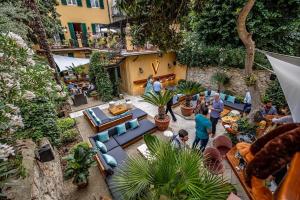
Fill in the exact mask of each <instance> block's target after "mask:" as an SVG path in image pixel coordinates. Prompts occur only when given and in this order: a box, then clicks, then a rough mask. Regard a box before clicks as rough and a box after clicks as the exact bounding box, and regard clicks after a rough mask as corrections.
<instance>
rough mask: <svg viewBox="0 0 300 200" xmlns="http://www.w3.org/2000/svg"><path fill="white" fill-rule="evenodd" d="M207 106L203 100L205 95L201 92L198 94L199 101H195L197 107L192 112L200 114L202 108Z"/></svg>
mask: <svg viewBox="0 0 300 200" xmlns="http://www.w3.org/2000/svg"><path fill="white" fill-rule="evenodd" d="M206 106H207V103H206V100H205V94H204V93H203V92H201V93H200V95H199V99H198V100H197V105H196V108H195V110H194V113H195V114H197V113H202V110H203V108H204V107H206Z"/></svg>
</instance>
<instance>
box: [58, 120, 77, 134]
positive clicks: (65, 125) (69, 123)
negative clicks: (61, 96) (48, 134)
mask: <svg viewBox="0 0 300 200" xmlns="http://www.w3.org/2000/svg"><path fill="white" fill-rule="evenodd" d="M56 122H57V126H58V128H59V129H60V131H61V132H64V131H66V130H68V129H70V128H73V127H74V126H75V124H76V121H75V119H72V118H70V117H67V118H60V119H58V120H57V121H56Z"/></svg>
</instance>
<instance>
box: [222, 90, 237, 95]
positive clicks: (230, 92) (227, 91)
mask: <svg viewBox="0 0 300 200" xmlns="http://www.w3.org/2000/svg"><path fill="white" fill-rule="evenodd" d="M223 93H224V94H227V95H230V96H234V95H235V92H233V91H231V90H224V92H223Z"/></svg>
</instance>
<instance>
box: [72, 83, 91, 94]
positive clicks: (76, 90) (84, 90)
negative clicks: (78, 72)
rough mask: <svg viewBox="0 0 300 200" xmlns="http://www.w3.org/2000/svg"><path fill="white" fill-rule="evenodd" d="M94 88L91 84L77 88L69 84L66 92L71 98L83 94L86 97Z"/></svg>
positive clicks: (74, 84) (75, 85)
mask: <svg viewBox="0 0 300 200" xmlns="http://www.w3.org/2000/svg"><path fill="white" fill-rule="evenodd" d="M95 89H96V88H95V86H94V84H92V83H88V84H86V85H85V86H84V87H79V86H78V85H77V84H76V83H69V84H68V90H69V92H70V94H71V96H75V95H77V94H82V93H85V94H86V95H88V94H89V93H90V92H91V91H93V90H95Z"/></svg>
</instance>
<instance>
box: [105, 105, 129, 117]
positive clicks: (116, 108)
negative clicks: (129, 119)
mask: <svg viewBox="0 0 300 200" xmlns="http://www.w3.org/2000/svg"><path fill="white" fill-rule="evenodd" d="M108 110H109V112H110V113H111V114H112V115H120V114H122V113H124V112H126V111H127V110H128V108H127V106H126V105H125V104H120V105H116V106H113V107H112V108H108Z"/></svg>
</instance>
